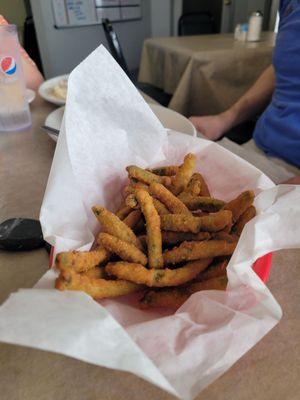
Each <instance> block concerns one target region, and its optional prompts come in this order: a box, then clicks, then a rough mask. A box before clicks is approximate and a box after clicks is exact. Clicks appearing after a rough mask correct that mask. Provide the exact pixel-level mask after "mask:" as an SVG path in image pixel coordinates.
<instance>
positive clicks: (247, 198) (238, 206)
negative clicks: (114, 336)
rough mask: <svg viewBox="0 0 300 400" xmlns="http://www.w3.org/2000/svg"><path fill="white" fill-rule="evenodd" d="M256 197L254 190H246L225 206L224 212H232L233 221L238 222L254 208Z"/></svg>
mask: <svg viewBox="0 0 300 400" xmlns="http://www.w3.org/2000/svg"><path fill="white" fill-rule="evenodd" d="M254 198H255V195H254V192H253V190H246V191H245V192H243V193H241V194H240V195H239V196H238V197H237V198H235V199H233V200H231V201H230V202H229V203H227V204H226V205H225V206H224V210H230V211H231V212H232V216H233V220H234V221H237V220H238V219H239V218H240V216H241V215H242V214H243V213H244V212H245V211H246V210H247V208H249V207H250V206H252V204H253V201H254Z"/></svg>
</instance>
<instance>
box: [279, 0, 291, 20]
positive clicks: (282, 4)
mask: <svg viewBox="0 0 300 400" xmlns="http://www.w3.org/2000/svg"><path fill="white" fill-rule="evenodd" d="M290 2H291V0H280V4H279V14H280V18H281V17H282V16H283V12H284V10H285V9H286V7H287V5H288V4H289V3H290Z"/></svg>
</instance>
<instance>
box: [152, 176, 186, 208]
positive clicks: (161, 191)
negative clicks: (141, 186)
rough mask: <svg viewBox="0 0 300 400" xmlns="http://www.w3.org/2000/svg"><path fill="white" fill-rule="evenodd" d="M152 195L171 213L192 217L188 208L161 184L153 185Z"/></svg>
mask: <svg viewBox="0 0 300 400" xmlns="http://www.w3.org/2000/svg"><path fill="white" fill-rule="evenodd" d="M150 193H151V194H152V195H153V196H155V197H157V198H158V199H159V200H160V201H161V202H162V203H163V204H164V205H165V206H166V207H167V208H168V209H169V210H170V212H171V213H173V214H187V215H191V213H190V211H189V210H188V208H187V206H185V205H184V204H183V202H182V201H181V200H179V199H178V198H177V197H176V196H174V194H173V193H171V192H170V191H169V190H168V189H167V188H166V187H164V186H163V185H161V184H160V183H151V185H150Z"/></svg>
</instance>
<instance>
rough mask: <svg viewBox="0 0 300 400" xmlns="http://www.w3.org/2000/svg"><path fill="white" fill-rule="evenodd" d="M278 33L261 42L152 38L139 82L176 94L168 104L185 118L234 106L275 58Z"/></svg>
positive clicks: (229, 38)
mask: <svg viewBox="0 0 300 400" xmlns="http://www.w3.org/2000/svg"><path fill="white" fill-rule="evenodd" d="M274 43H275V34H274V33H273V32H264V33H263V36H262V41H261V42H257V43H248V42H237V41H235V40H234V38H233V35H232V34H221V35H201V36H183V37H168V38H154V39H147V40H146V41H145V42H144V46H143V51H142V58H141V64H140V72H139V80H140V81H141V82H145V83H149V84H151V85H154V86H157V87H159V88H161V89H163V90H164V91H165V92H166V93H169V94H172V95H173V98H172V100H171V102H170V104H169V107H170V108H172V109H174V110H175V111H178V112H180V113H181V114H184V115H186V116H190V115H205V114H214V113H218V112H221V111H224V110H225V109H226V108H228V107H229V106H231V105H232V104H233V103H234V102H235V101H236V100H237V99H238V98H239V97H240V96H241V95H242V94H243V93H244V92H245V91H246V90H247V89H248V88H249V87H250V86H251V85H252V84H253V83H254V82H255V80H256V79H257V78H258V77H259V75H260V74H261V73H262V71H263V70H264V69H265V68H267V67H268V66H269V65H270V64H271V61H272V52H273V48H274Z"/></svg>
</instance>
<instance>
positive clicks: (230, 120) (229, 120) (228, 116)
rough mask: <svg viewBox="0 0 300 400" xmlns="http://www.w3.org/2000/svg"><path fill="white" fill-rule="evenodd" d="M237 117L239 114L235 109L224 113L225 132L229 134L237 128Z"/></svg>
mask: <svg viewBox="0 0 300 400" xmlns="http://www.w3.org/2000/svg"><path fill="white" fill-rule="evenodd" d="M236 117H237V113H236V111H235V109H234V108H233V107H231V108H229V109H228V110H226V111H224V112H223V113H222V118H223V121H224V132H223V133H225V132H228V131H229V130H230V129H232V128H233V127H234V126H235V120H236Z"/></svg>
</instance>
